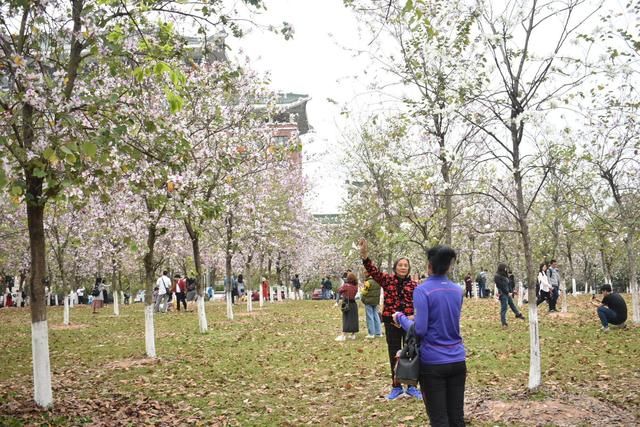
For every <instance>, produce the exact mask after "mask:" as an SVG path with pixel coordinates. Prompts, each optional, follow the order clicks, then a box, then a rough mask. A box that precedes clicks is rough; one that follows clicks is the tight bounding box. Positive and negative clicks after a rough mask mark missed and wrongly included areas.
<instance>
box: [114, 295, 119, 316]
mask: <svg viewBox="0 0 640 427" xmlns="http://www.w3.org/2000/svg"><path fill="white" fill-rule="evenodd" d="M113 315H114V316H120V303H119V301H118V292H117V291H116V292H114V293H113Z"/></svg>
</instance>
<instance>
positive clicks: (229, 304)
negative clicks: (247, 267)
mask: <svg viewBox="0 0 640 427" xmlns="http://www.w3.org/2000/svg"><path fill="white" fill-rule="evenodd" d="M226 300H227V319H229V320H233V303H232V302H231V291H227V297H226Z"/></svg>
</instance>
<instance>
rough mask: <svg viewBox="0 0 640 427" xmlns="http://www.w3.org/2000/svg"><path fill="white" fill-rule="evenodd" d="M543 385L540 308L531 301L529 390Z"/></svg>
mask: <svg viewBox="0 0 640 427" xmlns="http://www.w3.org/2000/svg"><path fill="white" fill-rule="evenodd" d="M541 383H542V369H541V366H540V335H539V330H538V306H536V303H535V301H529V389H530V390H535V389H537V388H538V387H540V384H541Z"/></svg>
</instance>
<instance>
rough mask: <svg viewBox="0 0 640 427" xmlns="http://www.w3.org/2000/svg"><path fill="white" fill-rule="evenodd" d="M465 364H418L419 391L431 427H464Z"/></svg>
mask: <svg viewBox="0 0 640 427" xmlns="http://www.w3.org/2000/svg"><path fill="white" fill-rule="evenodd" d="M466 377H467V365H466V363H465V362H457V363H447V364H445V365H422V364H421V365H420V390H422V397H423V401H424V406H425V407H426V408H427V414H428V415H429V421H430V423H431V425H432V426H438V427H440V426H442V427H449V426H464V383H465V380H466Z"/></svg>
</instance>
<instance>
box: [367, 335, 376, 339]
mask: <svg viewBox="0 0 640 427" xmlns="http://www.w3.org/2000/svg"><path fill="white" fill-rule="evenodd" d="M375 337H376V336H375V335H371V334H369V335H367V336H366V337H365V338H366V339H368V340H372V339H374V338H375Z"/></svg>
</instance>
